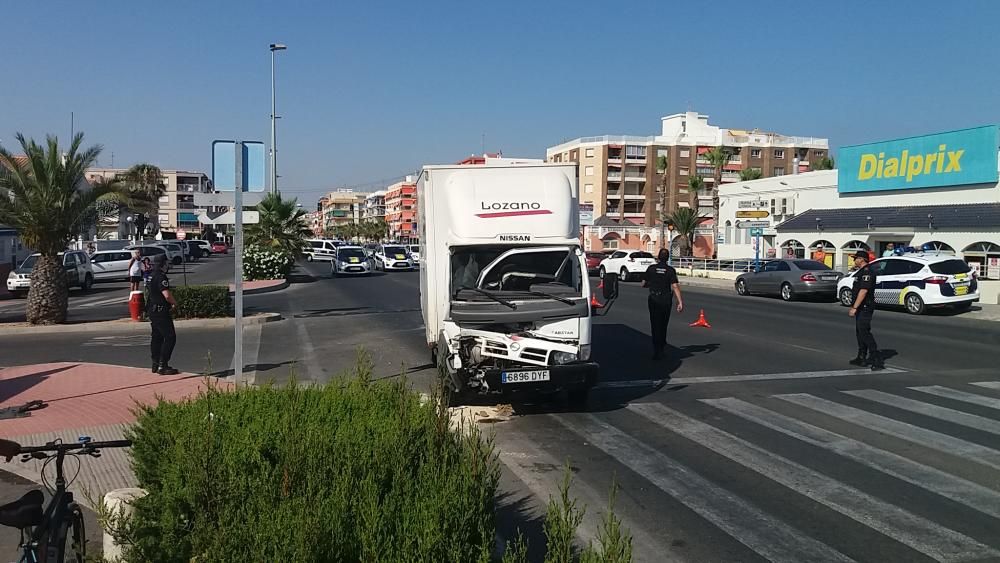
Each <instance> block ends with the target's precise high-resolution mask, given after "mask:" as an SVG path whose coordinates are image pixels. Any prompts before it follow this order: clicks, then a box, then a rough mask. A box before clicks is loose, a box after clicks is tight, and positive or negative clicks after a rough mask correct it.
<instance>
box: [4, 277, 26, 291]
mask: <svg viewBox="0 0 1000 563" xmlns="http://www.w3.org/2000/svg"><path fill="white" fill-rule="evenodd" d="M30 287H31V280H30V279H28V280H22V279H14V280H11V279H8V280H7V291H28V289H29V288H30Z"/></svg>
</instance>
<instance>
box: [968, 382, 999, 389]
mask: <svg viewBox="0 0 1000 563" xmlns="http://www.w3.org/2000/svg"><path fill="white" fill-rule="evenodd" d="M972 385H977V386H979V387H985V388H987V389H1000V381H980V382H978V383H973V384H972Z"/></svg>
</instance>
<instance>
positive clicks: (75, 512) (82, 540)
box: [67, 504, 87, 563]
mask: <svg viewBox="0 0 1000 563" xmlns="http://www.w3.org/2000/svg"><path fill="white" fill-rule="evenodd" d="M71 511H72V512H71V515H70V518H71V519H72V523H73V540H72V541H73V545H72V546H71V550H72V557H73V558H72V559H68V558H67V560H68V561H74V562H75V563H84V562H85V561H86V559H87V528H86V527H85V525H84V523H83V510H82V509H81V508H80V505H78V504H74V505H73V507H72V508H71Z"/></svg>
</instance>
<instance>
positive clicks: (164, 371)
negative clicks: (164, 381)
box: [156, 364, 180, 375]
mask: <svg viewBox="0 0 1000 563" xmlns="http://www.w3.org/2000/svg"><path fill="white" fill-rule="evenodd" d="M156 373H158V374H160V375H177V374H178V373H180V372H179V371H177V370H176V369H175V368H172V367H170V366H168V365H167V364H163V365H161V366H160V371H158V372H156Z"/></svg>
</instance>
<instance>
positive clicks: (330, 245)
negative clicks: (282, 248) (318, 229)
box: [302, 238, 340, 262]
mask: <svg viewBox="0 0 1000 563" xmlns="http://www.w3.org/2000/svg"><path fill="white" fill-rule="evenodd" d="M338 242H340V241H333V240H329V239H322V238H314V239H309V240H307V241H306V247H305V248H304V249H302V253H303V254H305V255H306V260H307V261H309V262H327V261H331V260H333V259H334V257H335V256H336V255H337V243H338Z"/></svg>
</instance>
